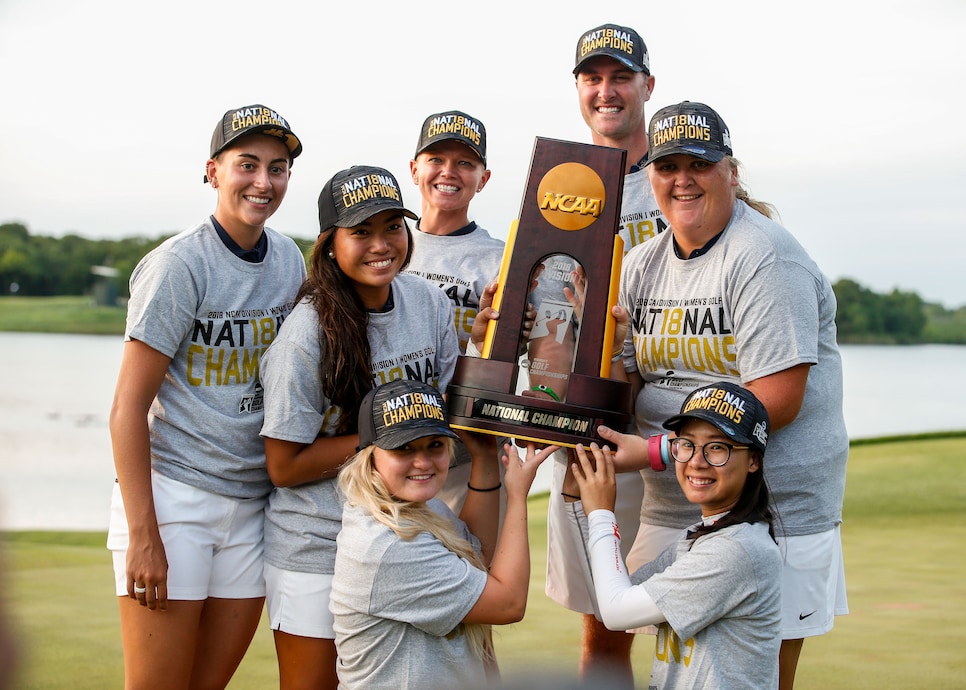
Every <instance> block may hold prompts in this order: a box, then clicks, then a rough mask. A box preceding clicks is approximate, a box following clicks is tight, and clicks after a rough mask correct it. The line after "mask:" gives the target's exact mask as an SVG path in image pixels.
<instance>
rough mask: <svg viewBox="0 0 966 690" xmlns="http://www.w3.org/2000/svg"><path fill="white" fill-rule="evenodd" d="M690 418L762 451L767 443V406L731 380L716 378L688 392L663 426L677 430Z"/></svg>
mask: <svg viewBox="0 0 966 690" xmlns="http://www.w3.org/2000/svg"><path fill="white" fill-rule="evenodd" d="M690 419H702V420H704V421H706V422H708V423H709V424H712V425H714V426H715V427H716V428H717V429H718V430H720V431H721V433H723V434H724V435H725V436H727V437H728V438H730V439H731V440H733V441H737V442H738V443H740V444H742V445H747V446H751V447H752V448H756V449H757V450H758V451H760V452H761V453H762V454H764V452H765V446H766V445H768V433H769V430H770V428H771V425H770V423H769V421H768V410H766V409H765V406H764V405H762V404H761V401H760V400H758V398H756V397H755V394H754V393H752V392H751V391H750V390H748V389H747V388H743V387H741V386H739V385H737V384H735V383H731V382H730V381H719V382H718V383H712V384H711V385H709V386H703V387H701V388H697V389H695V390H694V391H692V392H691V394H690V395H688V397H687V398H686V399H685V401H684V404H683V405H682V406H681V412H680V414H677V415H675V416H673V417H671V418H670V419H668V420H667V421H666V422H664V428H665V429H670V430H671V431H674V432H677V431H678V430H679V429H680V428H681V427H682V426H684V424H685V423H686V422H687V421H688V420H690Z"/></svg>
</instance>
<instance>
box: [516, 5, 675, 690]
mask: <svg viewBox="0 0 966 690" xmlns="http://www.w3.org/2000/svg"><path fill="white" fill-rule="evenodd" d="M573 74H574V77H575V80H576V87H577V99H578V104H579V106H580V112H581V115H583V118H584V122H586V123H587V126H588V127H589V128H590V134H591V140H592V142H593V143H594V144H596V145H598V146H610V147H614V148H622V149H625V150H626V151H627V168H626V170H625V177H624V191H623V198H622V202H621V213H620V228H619V232H620V236H621V239H622V240H623V242H624V252H625V253H626V252H627V251H629V250H631V249H632V248H633V247H635V246H637V245H639V244H641V243H642V242H645V241H647V240H649V239H651V238H653V237H655V236H657V235H658V234H659V233H661V232H663V231H664V230H665V229H666V228H667V223H666V221H665V220H664V216H663V215H662V213H661V211H660V209H659V208H658V205H657V201H656V200H655V199H654V194H653V192H652V191H651V184H650V182H649V180H648V178H647V171H646V170H645V169H644V165H645V163H646V162H647V151H648V139H647V118H646V116H645V112H644V110H645V103H646V102H647V101H648V100H649V99H650V97H651V92H652V91H653V89H654V76H653V75H652V74H651V66H650V58H649V55H648V52H647V46H646V45H645V44H644V40H643V39H642V38H641V37H640V35H639V34H638V33H637V32H636V31H635V30H634V29H631V28H629V27H624V26H618V25H616V24H604V25H602V26H598V27H596V28H593V29H590V30H589V31H586V32H584V34H583V35H582V36H581V37H580V38H579V39H578V41H577V47H576V55H575V59H574V68H573ZM550 260H553V257H551V259H550ZM544 273H546V274H548V275H549V273H548V272H546V271H545V272H544ZM543 282H544V284H543V285H542V286H538V290H539V291H549V292H551V293H553V294H556V293H560V294H562V293H563V288H564V287H568V288H570V290H573V291H575V292H579V290H578V289H577V288H576V287H575V286H574V285H573V284H572V283H569V282H568V283H559V282H558V284H557V285H553V284H551V281H547V280H544V281H543ZM544 294H546V293H544ZM571 330H572V329H571ZM540 340H542V341H545V342H539V341H531V346H530V356H531V358H542V359H549V360H554V359H555V357H554V355H553V354H552V353H548V352H547V351H546V349H545V348H551V347H553V346H554V343H553V342H552V341H553V339H552V338H543V339H540ZM564 356H565V355H564ZM620 361H621V356H618V357H617V358H616V362H615V364H614V366H619V362H620ZM555 392H556V393H557V394H558V395H561V397H563V396H562V394H561V392H560V391H555ZM533 394H534V395H536V396H540V395H541V394H540V393H539V392H534V393H533ZM566 457H567V456H566V451H560V452H558V453H557V455H556V456H555V459H556V460H557V462H555V463H554V473H553V484H552V489H551V494H550V495H551V499H550V508H549V515H548V525H547V529H548V553H547V587H546V591H547V595H548V596H549V597H550V598H551V599H553V600H554V601H556V602H557V603H559V604H561V605H563V606H565V607H567V608H570V609H572V610H575V611H579V612H581V613H583V614H584V617H583V618H584V628H583V638H582V639H583V641H582V651H581V661H580V670H581V674H582V675H584V676H586V675H588V674H590V673H595V672H596V671H597V670H606V671H607V672H608V673H616V674H618V675H619V676H621V677H626V678H627V679H628V682H630V683H633V672H632V670H631V662H630V651H631V644H632V642H633V640H634V637H633V635H630V634H627V633H624V632H613V631H610V630H607V628H605V627H604V626H603V624H601V623H600V621H598V620H597V619H596V618H595V617H594V615H593V605H592V602H591V599H590V592H589V589H588V584H587V583H588V581H589V580H588V578H587V576H586V574H584V573H581V572H580V569H579V567H577V566H576V565H575V563H577V562H579V561H580V560H582V559H580V558H578V557H579V554H577V553H576V546H575V545H573V544H571V543H570V541H569V540H568V538H567V536H566V522H565V520H566V519H567V517H566V513H565V506H564V505H563V497H562V496H561V495H560V487H561V486H562V482H563V477H564V473H565V470H566V466H567V461H566ZM643 496H644V482H643V480H642V478H641V476H640V474H639V473H638V472H625V473H622V474H620V475H618V504H617V507H616V511H615V512H616V514H617V520H618V522H619V524H620V528H621V533H622V534H623V535H624V540H623V542H622V544H623V545H624V546H623V548H624V550H625V553H624V556H625V558H626V557H627V555H628V554H627V552H628V551H629V550H630V547H631V545H632V544H633V543H634V538H635V535H636V534H637V531H638V527H639V525H640V511H641V502H642V500H643ZM654 536H655V540H654V541H655V543H654V548H653V549H651V550H652V551H653V552H654V553H653V554H651V553H648V554H647V555H648V556H650V558H653V557H654V556H656V555H657V554H658V553H660V552H661V551H662V550H663V548H664V546H665V545H666V544H667V543H669V542H671V541H673V540H674V538H676V536H677V533H676V531H675V533H674V534H670V533H669V534H666V535H665V534H657V535H654ZM650 558H647V559H646V560H650ZM575 559H576V560H575ZM646 560H635V559H634V558H633V557H632V558H631V561H630V563H629V565H630V566H632V567H636V566H637V565H640V564H642V563H644V562H646Z"/></svg>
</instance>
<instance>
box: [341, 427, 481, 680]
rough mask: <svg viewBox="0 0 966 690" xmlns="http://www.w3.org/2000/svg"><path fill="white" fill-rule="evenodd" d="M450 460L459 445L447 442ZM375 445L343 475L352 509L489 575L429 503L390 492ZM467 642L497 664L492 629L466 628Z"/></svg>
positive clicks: (362, 452) (360, 454)
mask: <svg viewBox="0 0 966 690" xmlns="http://www.w3.org/2000/svg"><path fill="white" fill-rule="evenodd" d="M444 440H445V442H446V445H447V446H448V450H449V456H450V460H451V461H452V459H453V457H454V455H455V452H456V441H454V440H453V439H451V438H445V439H444ZM375 448H376V446H375V445H369V446H366V447H365V448H363V449H362V450H360V451H359V452H358V453H356V454H355V455H354V456H352V457H351V458H350V459H349V460H348V461H347V462H346V464H345V465H343V466H342V469H341V470H340V471H339V490H340V491H341V492H342V494H343V495H344V496H345V498H346V501H347V503H348V504H349V505H354V506H361V507H363V508H365V509H366V510H367V511H368V512H369V514H370V515H372V518H373V519H374V520H375V521H376V522H378V523H380V524H382V525H385V526H386V527H388V528H389V529H391V530H392V531H393V532H395V534H396V536H398V537H399V538H400V539H402V540H403V541H411V540H412V539H415V538H416V536H417V535H418V534H420V533H421V532H428V533H429V534H431V535H432V536H434V537H435V538H436V539H438V540H439V541H440V543H442V545H443V546H445V547H446V548H447V549H449V550H450V551H452V552H453V553H455V554H456V555H457V556H459V557H460V558H465V559H466V560H467V561H469V563H470V564H471V565H472V566H473V567H475V568H478V569H479V570H482V571H483V572H486V570H487V568H486V564H485V563H484V562H483V558H482V557H481V556H480V554H479V553H477V551H476V549H475V548H473V545H472V544H470V542H468V541H467V540H466V539H464V538H463V537H461V536H460V535H459V534H458V533H457V531H456V528H455V527H454V525H453V523H452V522H451V521H450V520H448V519H447V518H445V517H443V516H442V515H440V514H439V513H437V512H436V511H434V510H433V509H432V508H430V507H429V506H427V505H426V504H425V503H421V502H414V501H401V500H399V499H398V498H396V497H395V496H393V495H392V494H391V493H389V489H387V488H386V484H385V482H384V481H383V479H382V476H380V474H379V473H378V472H377V471H376V467H375V464H374V461H373V456H374V454H375ZM463 631H464V634H465V635H466V639H467V642H468V643H469V645H470V649H472V650H473V651H474V652H475V653H476V654H477V655H478V656H479V657H480V658H481V659H482V660H483V661H484V662H491V661H493V660H494V658H495V657H494V654H493V644H492V640H491V636H490V626H489V625H484V624H480V623H472V624H464V625H463Z"/></svg>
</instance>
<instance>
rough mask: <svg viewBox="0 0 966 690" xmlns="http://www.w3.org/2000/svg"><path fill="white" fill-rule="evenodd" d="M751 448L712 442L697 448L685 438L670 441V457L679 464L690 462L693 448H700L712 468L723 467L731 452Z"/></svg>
mask: <svg viewBox="0 0 966 690" xmlns="http://www.w3.org/2000/svg"><path fill="white" fill-rule="evenodd" d="M750 447H751V446H734V445H732V444H730V443H725V442H723V441H713V442H711V443H705V444H704V445H703V446H697V445H695V444H694V443H692V442H691V441H689V440H688V439H686V438H672V439H671V456H672V457H673V458H674V459H675V460H677V461H678V462H680V463H686V462H691V458H693V457H694V450H695V448H700V449H701V450H702V452H703V453H704V459H705V461H707V463H708V464H709V465H711V466H712V467H723V466H724V465H726V464H728V461H729V460H730V459H731V451H733V450H747V449H748V448H750Z"/></svg>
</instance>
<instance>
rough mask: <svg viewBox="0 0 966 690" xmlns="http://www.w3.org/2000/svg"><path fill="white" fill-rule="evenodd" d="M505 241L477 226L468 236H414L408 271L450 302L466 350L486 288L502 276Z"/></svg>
mask: <svg viewBox="0 0 966 690" xmlns="http://www.w3.org/2000/svg"><path fill="white" fill-rule="evenodd" d="M503 249H504V242H503V240H499V239H496V238H494V237H490V235H489V233H487V231H486V230H484V229H483V228H481V227H479V226H477V227H476V228H475V229H474V230H473V231H472V232H468V233H466V234H465V235H430V234H429V233H425V232H419V231H418V230H417V231H416V232H414V233H413V255H412V258H411V259H410V261H409V266H407V267H406V272H407V273H411V274H413V275H417V276H419V277H420V278H423V279H425V280H428V281H429V282H430V283H432V284H433V285H436V286H438V287H439V288H440V289H441V290H442V291H443V293H444V294H445V295H446V296H447V298H448V299H449V301H450V307H451V308H452V311H453V323H454V324H455V326H456V334H457V336H458V337H459V341H460V352H461V353H463V352H465V351H466V343H467V342H468V341H469V339H470V332H471V331H472V330H473V323H474V322H475V321H476V314H477V312H478V311H479V310H480V295H482V294H483V289H484V288H485V287H486V286H487V284H488V283H490V282H491V281H493V280H496V278H497V275H498V274H499V273H500V262H501V261H502V260H503Z"/></svg>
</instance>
